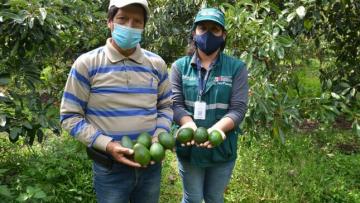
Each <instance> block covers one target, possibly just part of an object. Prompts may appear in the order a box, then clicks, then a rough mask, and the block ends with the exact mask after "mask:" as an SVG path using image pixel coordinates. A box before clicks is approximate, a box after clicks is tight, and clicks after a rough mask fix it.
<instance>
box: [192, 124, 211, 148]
mask: <svg viewBox="0 0 360 203" xmlns="http://www.w3.org/2000/svg"><path fill="white" fill-rule="evenodd" d="M208 137H209V134H208V132H207V129H206V128H204V127H198V128H197V129H196V130H195V134H194V140H195V142H196V143H197V144H201V143H204V142H206V141H207V140H208Z"/></svg>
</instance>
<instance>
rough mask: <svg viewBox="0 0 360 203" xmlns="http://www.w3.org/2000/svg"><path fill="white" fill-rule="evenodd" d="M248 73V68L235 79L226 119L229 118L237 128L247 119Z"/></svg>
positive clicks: (242, 69)
mask: <svg viewBox="0 0 360 203" xmlns="http://www.w3.org/2000/svg"><path fill="white" fill-rule="evenodd" d="M248 92H249V84H248V71H247V69H246V67H243V68H241V69H239V71H238V72H237V74H236V75H235V78H234V79H233V84H232V90H231V99H230V107H229V111H228V113H227V114H225V116H224V117H229V118H231V119H232V120H233V121H234V124H235V126H238V125H240V123H241V122H242V120H243V119H244V117H245V114H246V111H247V104H248Z"/></svg>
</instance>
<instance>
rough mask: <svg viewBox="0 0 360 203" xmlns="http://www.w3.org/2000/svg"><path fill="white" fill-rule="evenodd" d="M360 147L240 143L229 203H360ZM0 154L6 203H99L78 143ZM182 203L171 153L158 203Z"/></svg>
mask: <svg viewBox="0 0 360 203" xmlns="http://www.w3.org/2000/svg"><path fill="white" fill-rule="evenodd" d="M342 146H352V147H353V149H354V150H350V151H349V150H347V149H346V148H344V147H342ZM359 146H360V141H359V140H358V139H356V138H355V136H354V135H353V134H352V133H351V132H347V131H346V132H336V131H319V132H315V133H310V134H309V133H295V134H293V135H291V136H289V138H288V140H287V141H286V144H285V146H279V145H278V144H276V143H274V142H273V141H272V140H271V139H269V138H263V139H261V140H255V139H251V138H250V137H242V138H240V139H239V150H238V155H239V157H238V159H237V163H236V166H235V170H234V173H233V175H232V179H231V181H230V184H229V186H228V188H227V190H226V191H225V202H351V203H352V202H354V203H355V202H360V153H359V152H360V151H359V150H360V147H359ZM0 151H1V155H0V156H1V157H0V158H1V159H0V197H1V200H0V202H1V201H5V202H15V200H17V201H25V200H26V201H30V202H31V201H33V202H69V201H71V202H95V196H94V193H93V188H92V174H91V162H90V161H89V160H88V159H87V157H86V153H85V151H84V147H83V146H82V145H81V144H80V143H78V142H77V141H75V140H73V139H72V138H70V137H68V136H62V137H53V136H48V139H47V140H46V141H45V143H44V144H42V145H36V146H34V147H33V148H32V149H31V150H30V148H28V147H26V146H22V145H21V142H20V144H19V143H18V144H11V143H9V142H8V141H7V138H6V137H5V135H0ZM181 196H182V186H181V180H180V177H179V175H178V171H177V163H176V157H175V155H174V154H172V153H170V152H167V158H166V160H165V161H164V167H163V172H162V182H161V196H160V202H161V203H172V202H174V203H175V202H180V200H181Z"/></svg>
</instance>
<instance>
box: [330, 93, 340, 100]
mask: <svg viewBox="0 0 360 203" xmlns="http://www.w3.org/2000/svg"><path fill="white" fill-rule="evenodd" d="M331 96H332V97H333V98H334V99H340V98H341V97H340V96H339V95H338V94H336V93H335V92H331Z"/></svg>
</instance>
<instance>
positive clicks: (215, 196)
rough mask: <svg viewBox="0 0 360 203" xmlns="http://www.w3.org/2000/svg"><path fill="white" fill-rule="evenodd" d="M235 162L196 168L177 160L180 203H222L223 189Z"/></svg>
mask: <svg viewBox="0 0 360 203" xmlns="http://www.w3.org/2000/svg"><path fill="white" fill-rule="evenodd" d="M234 166H235V161H230V162H227V163H219V164H217V165H216V166H212V167H197V166H194V165H191V164H190V163H189V162H186V161H180V160H179V173H180V176H181V178H182V182H183V190H184V194H183V199H182V203H200V202H202V200H203V199H204V200H205V202H206V203H221V202H224V191H225V187H226V186H227V184H228V183H229V180H230V177H231V174H232V171H233V169H234Z"/></svg>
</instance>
